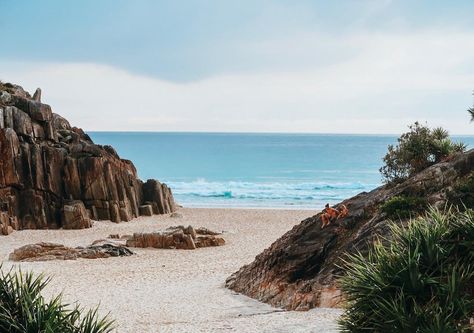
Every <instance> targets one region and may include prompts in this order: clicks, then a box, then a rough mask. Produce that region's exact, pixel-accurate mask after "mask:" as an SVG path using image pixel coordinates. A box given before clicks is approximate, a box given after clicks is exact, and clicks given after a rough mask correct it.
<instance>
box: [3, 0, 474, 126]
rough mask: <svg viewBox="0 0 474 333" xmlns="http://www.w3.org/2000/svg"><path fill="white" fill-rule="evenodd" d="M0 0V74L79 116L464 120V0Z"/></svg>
mask: <svg viewBox="0 0 474 333" xmlns="http://www.w3.org/2000/svg"><path fill="white" fill-rule="evenodd" d="M0 12H1V13H2V19H1V20H0V31H2V46H3V47H2V51H1V52H0V78H1V79H2V80H4V81H14V82H17V83H19V84H22V85H25V86H26V87H27V88H28V89H31V90H33V89H34V88H35V87H36V86H41V87H42V88H43V90H45V99H46V102H48V103H50V104H51V105H52V106H53V108H54V109H55V111H56V112H58V113H61V114H64V115H66V116H67V117H69V118H71V119H72V120H73V122H74V123H76V124H77V125H78V126H82V127H84V128H85V129H90V130H178V131H269V132H281V131H283V132H337V133H340V132H352V133H399V132H400V131H403V130H404V129H405V128H406V125H407V124H408V123H409V122H412V121H415V120H420V121H427V122H428V123H429V124H432V125H433V126H434V125H444V126H445V127H447V128H448V129H450V130H451V131H452V132H454V133H461V134H462V133H466V134H470V133H472V130H471V126H469V124H468V118H467V115H466V113H465V109H466V108H467V106H469V104H471V103H472V96H471V95H470V92H471V90H472V89H473V88H474V23H473V21H472V13H473V12H474V2H473V1H467V0H466V1H452V2H446V1H437V0H432V1H388V0H386V1H385V0H373V1H368V0H353V1H337V2H336V1H303V0H302V1H246V0H244V1H204V0H202V1H198V0H188V1H151V0H142V1H124V0H115V1H112V0H100V1H97V0H96V1H88V0H83V1H64V0H63V1H59V0H56V1H53V0H43V1H15V0H0ZM78 89H80V90H82V91H83V93H84V94H82V95H81V96H80V97H79V96H78V94H77V91H78ZM84 95H87V98H84ZM137 95H138V96H139V97H137ZM117 96H120V98H118V97H117ZM137 100H138V102H137ZM132 110H133V111H132ZM114 115H118V117H114ZM111 117H112V118H113V119H111ZM334 118H336V119H338V121H337V122H336V123H335V122H334Z"/></svg>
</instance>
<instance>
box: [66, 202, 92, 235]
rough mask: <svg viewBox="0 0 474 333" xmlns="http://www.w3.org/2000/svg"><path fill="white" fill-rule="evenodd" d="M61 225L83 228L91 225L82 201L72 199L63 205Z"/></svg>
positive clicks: (70, 227) (68, 227) (69, 227)
mask: <svg viewBox="0 0 474 333" xmlns="http://www.w3.org/2000/svg"><path fill="white" fill-rule="evenodd" d="M61 213H62V215H61V219H62V223H63V224H62V226H63V228H64V229H85V228H90V227H91V226H92V222H91V219H90V218H89V215H88V214H87V210H86V207H85V206H84V203H83V202H82V201H77V200H76V201H72V202H69V203H68V204H66V205H64V206H63V209H62V210H61Z"/></svg>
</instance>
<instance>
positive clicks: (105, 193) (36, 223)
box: [0, 83, 175, 234]
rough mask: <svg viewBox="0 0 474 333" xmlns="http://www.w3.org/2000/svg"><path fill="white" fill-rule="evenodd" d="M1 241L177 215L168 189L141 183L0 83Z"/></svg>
mask: <svg viewBox="0 0 474 333" xmlns="http://www.w3.org/2000/svg"><path fill="white" fill-rule="evenodd" d="M0 156H1V160H0V234H8V233H9V232H11V230H13V229H43V228H60V227H64V228H74V229H77V228H87V227H89V226H90V225H91V222H90V219H94V220H111V221H114V222H120V221H129V220H131V219H132V218H134V217H137V216H139V215H140V212H142V213H146V215H149V214H150V211H151V212H152V213H153V214H165V213H171V212H173V211H174V210H175V204H174V201H173V195H172V193H171V190H170V189H169V188H168V187H167V186H166V185H165V184H161V183H160V182H158V181H156V180H149V181H147V182H146V183H143V182H142V181H140V180H139V179H138V178H137V172H136V169H135V167H134V165H133V163H132V162H130V161H128V160H124V159H121V158H120V157H119V156H118V154H117V153H116V151H115V150H114V149H113V148H112V147H111V146H101V145H96V144H94V143H93V142H92V140H91V139H90V137H89V136H88V135H87V134H86V133H84V131H83V130H82V129H80V128H77V127H72V126H71V125H70V124H69V122H68V121H67V120H66V119H64V118H62V117H61V116H59V115H57V114H55V113H53V112H52V110H51V107H50V106H49V105H47V104H44V103H42V102H41V91H40V90H39V89H38V90H37V91H36V93H35V94H34V96H33V97H31V96H30V95H29V93H27V92H26V91H24V90H23V89H22V88H21V87H19V86H16V85H12V84H3V83H0Z"/></svg>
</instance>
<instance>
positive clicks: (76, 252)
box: [9, 243, 133, 261]
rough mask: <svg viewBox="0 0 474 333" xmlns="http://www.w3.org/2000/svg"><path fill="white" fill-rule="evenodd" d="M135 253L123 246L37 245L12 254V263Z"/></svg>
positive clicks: (120, 255)
mask: <svg viewBox="0 0 474 333" xmlns="http://www.w3.org/2000/svg"><path fill="white" fill-rule="evenodd" d="M131 255H133V252H132V251H130V250H129V249H127V248H126V247H124V246H122V245H116V244H110V243H108V244H102V245H90V246H88V247H76V248H72V247H67V246H64V245H62V244H54V243H37V244H29V245H25V246H22V247H20V248H18V249H16V250H14V251H13V252H12V253H10V256H9V259H10V260H12V261H49V260H76V259H78V258H84V259H99V258H110V257H123V256H131Z"/></svg>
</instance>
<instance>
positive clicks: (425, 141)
mask: <svg viewBox="0 0 474 333" xmlns="http://www.w3.org/2000/svg"><path fill="white" fill-rule="evenodd" d="M409 129H410V130H409V131H408V132H407V133H404V134H402V135H401V136H400V138H399V139H398V145H397V146H396V147H395V146H393V145H389V146H388V152H387V154H386V155H385V157H384V158H383V161H384V166H383V167H382V168H380V172H381V173H382V176H383V178H384V180H385V181H386V182H387V183H392V182H400V181H403V180H405V179H407V178H408V177H410V176H412V175H414V174H415V173H417V172H420V171H421V170H423V169H425V168H427V167H429V166H430V165H433V164H435V163H438V162H441V161H442V160H443V159H445V158H447V157H448V156H450V155H451V154H453V153H455V152H463V151H465V150H466V146H465V145H464V144H463V143H455V142H453V141H451V139H450V138H449V133H448V132H447V131H446V130H444V129H443V128H441V127H438V128H434V129H430V128H429V127H427V126H423V125H420V123H418V122H416V123H414V124H413V125H410V126H409Z"/></svg>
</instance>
